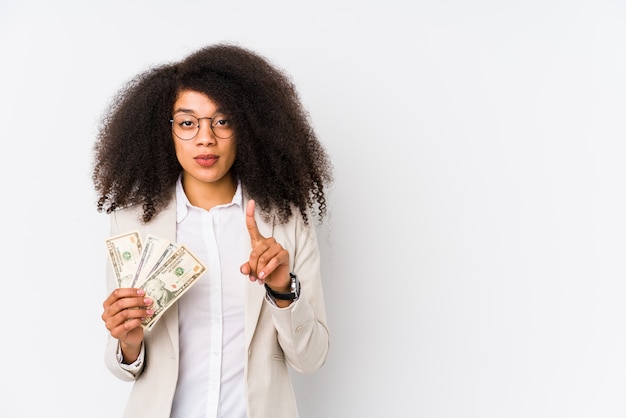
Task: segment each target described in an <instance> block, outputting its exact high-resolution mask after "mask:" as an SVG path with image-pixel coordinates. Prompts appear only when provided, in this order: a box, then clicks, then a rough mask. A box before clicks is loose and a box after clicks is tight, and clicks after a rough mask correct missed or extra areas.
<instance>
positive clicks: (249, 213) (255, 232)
mask: <svg viewBox="0 0 626 418" xmlns="http://www.w3.org/2000/svg"><path fill="white" fill-rule="evenodd" d="M254 207H255V203H254V200H252V199H250V200H248V206H246V228H248V233H249V234H250V239H251V240H252V241H253V242H254V241H258V240H259V239H262V238H263V236H262V235H261V233H260V232H259V228H258V227H257V225H256V219H254Z"/></svg>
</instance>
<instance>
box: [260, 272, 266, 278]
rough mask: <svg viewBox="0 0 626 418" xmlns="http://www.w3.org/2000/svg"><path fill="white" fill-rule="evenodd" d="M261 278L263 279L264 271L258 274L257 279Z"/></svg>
mask: <svg viewBox="0 0 626 418" xmlns="http://www.w3.org/2000/svg"><path fill="white" fill-rule="evenodd" d="M263 277H265V272H264V271H262V272H260V273H259V279H262V278H263Z"/></svg>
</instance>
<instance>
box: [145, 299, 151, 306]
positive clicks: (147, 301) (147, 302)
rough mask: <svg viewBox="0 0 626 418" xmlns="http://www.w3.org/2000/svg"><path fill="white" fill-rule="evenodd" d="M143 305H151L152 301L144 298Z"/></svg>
mask: <svg viewBox="0 0 626 418" xmlns="http://www.w3.org/2000/svg"><path fill="white" fill-rule="evenodd" d="M143 303H145V304H146V305H152V299H150V298H145V299H144V300H143Z"/></svg>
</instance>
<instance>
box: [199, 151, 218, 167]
mask: <svg viewBox="0 0 626 418" xmlns="http://www.w3.org/2000/svg"><path fill="white" fill-rule="evenodd" d="M194 159H195V160H196V162H197V163H198V164H200V165H201V166H202V167H211V166H212V165H213V164H215V163H216V162H217V159H218V157H217V155H212V154H211V155H198V156H196V157H194Z"/></svg>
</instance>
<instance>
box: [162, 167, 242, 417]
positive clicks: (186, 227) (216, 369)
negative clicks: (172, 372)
mask: <svg viewBox="0 0 626 418" xmlns="http://www.w3.org/2000/svg"><path fill="white" fill-rule="evenodd" d="M176 202H177V208H176V216H177V223H178V225H177V229H176V241H177V243H179V244H184V245H185V246H187V247H188V248H189V249H190V250H191V251H192V252H193V253H194V254H195V255H196V256H197V257H199V259H200V260H202V262H203V263H205V265H206V266H207V271H206V272H205V273H204V274H203V275H202V276H201V277H200V278H199V279H198V281H197V282H196V283H195V284H194V285H193V287H192V288H191V289H189V290H188V291H187V292H186V293H185V294H184V295H183V296H181V298H180V299H179V300H178V315H179V316H178V324H179V325H178V326H179V332H180V337H179V338H180V361H179V363H180V369H179V376H178V383H177V386H176V394H175V395H174V402H173V406H172V415H171V416H172V417H177V418H196V417H198V418H200V417H202V418H205V417H211V418H213V417H215V418H226V417H228V418H239V417H241V418H245V417H246V396H245V384H244V374H243V368H244V359H245V357H244V356H245V340H244V284H245V281H246V280H248V278H247V276H245V275H242V274H241V273H240V272H239V267H240V266H241V264H243V263H244V262H245V261H246V260H247V259H248V257H249V252H250V236H249V234H248V231H247V229H246V224H245V213H244V208H243V198H242V191H241V185H238V186H237V190H236V192H235V195H234V197H233V200H232V202H231V203H228V204H225V205H220V206H216V207H214V208H212V209H211V210H209V211H207V210H204V209H201V208H198V207H195V206H192V205H191V204H190V203H189V200H188V199H187V196H186V195H185V192H184V190H183V187H182V184H181V181H180V179H179V180H178V182H177V184H176ZM153 367H154V366H153ZM157 367H158V366H157Z"/></svg>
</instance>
